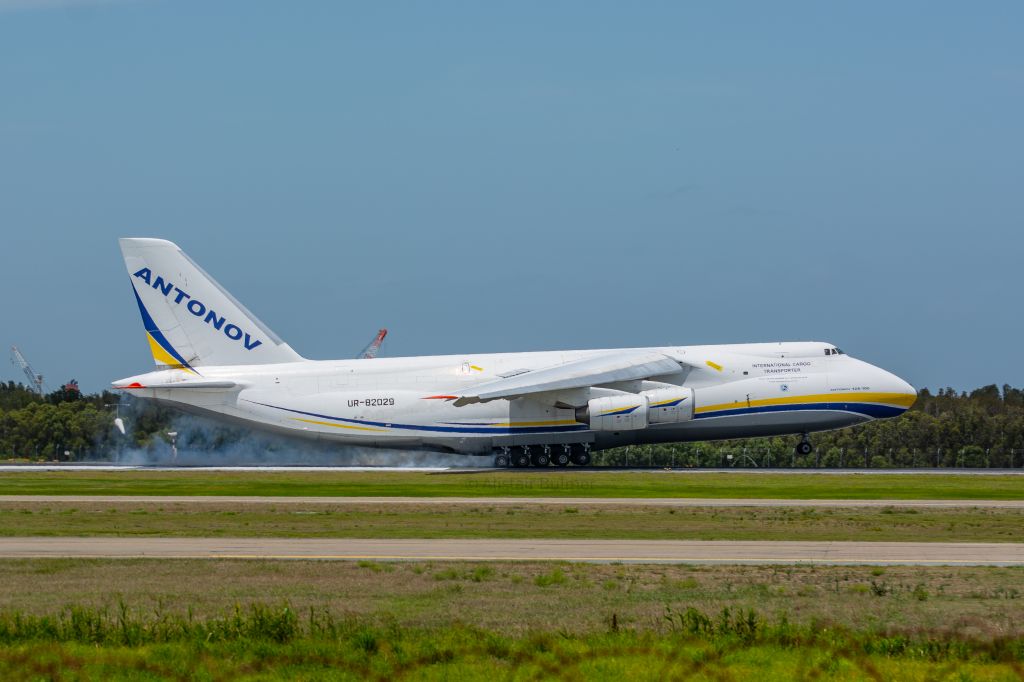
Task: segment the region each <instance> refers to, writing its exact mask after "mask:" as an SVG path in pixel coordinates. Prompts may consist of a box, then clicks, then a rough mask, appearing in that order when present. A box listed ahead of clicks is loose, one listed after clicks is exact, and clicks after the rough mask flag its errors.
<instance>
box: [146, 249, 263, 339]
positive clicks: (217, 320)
mask: <svg viewBox="0 0 1024 682" xmlns="http://www.w3.org/2000/svg"><path fill="white" fill-rule="evenodd" d="M132 277H135V278H136V279H140V280H142V281H143V282H145V283H146V286H148V287H150V288H151V289H154V290H155V291H159V292H160V293H161V294H163V295H164V297H165V298H166V299H167V300H168V301H173V302H174V304H175V305H183V306H185V309H186V310H188V311H189V312H190V313H191V314H193V315H195V316H196V317H197V318H199V319H200V320H202V321H203V322H205V323H206V324H208V325H210V326H211V327H213V328H214V329H216V330H217V331H219V332H223V333H224V336H226V337H228V338H229V339H231V340H232V341H238V342H240V343H241V344H242V345H243V346H245V349H246V350H252V349H254V348H257V347H259V346H260V345H262V344H263V342H262V341H260V340H259V339H254V338H253V337H252V336H251V335H250V334H249V332H247V331H243V330H242V328H241V327H239V326H238V325H237V324H234V323H231V322H228V321H227V319H226V318H225V317H223V316H221V315H218V314H217V312H216V311H215V310H213V309H212V308H210V307H208V306H207V305H206V304H205V303H203V302H202V301H200V300H199V299H198V298H193V297H192V296H190V295H189V294H188V293H186V292H185V291H182V290H181V289H180V288H178V287H177V286H175V285H174V283H173V282H169V281H167V280H165V279H164V278H163V277H162V276H160V275H157V276H156V277H154V276H153V271H152V270H150V269H149V268H142V269H141V270H139V271H138V272H135V273H133V274H132Z"/></svg>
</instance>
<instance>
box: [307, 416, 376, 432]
mask: <svg viewBox="0 0 1024 682" xmlns="http://www.w3.org/2000/svg"><path fill="white" fill-rule="evenodd" d="M292 419H294V420H295V421H297V422H305V423H307V424H317V425H319V426H333V427H334V428H336V429H352V430H354V431H380V432H383V431H387V429H375V428H373V427H372V426H356V425H355V424H335V423H334V422H322V421H317V420H316V419H300V418H299V417H292Z"/></svg>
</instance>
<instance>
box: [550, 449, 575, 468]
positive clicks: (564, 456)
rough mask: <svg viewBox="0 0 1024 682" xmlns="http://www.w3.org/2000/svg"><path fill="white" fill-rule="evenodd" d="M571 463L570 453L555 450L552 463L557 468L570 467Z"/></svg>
mask: <svg viewBox="0 0 1024 682" xmlns="http://www.w3.org/2000/svg"><path fill="white" fill-rule="evenodd" d="M570 461H571V458H570V457H569V453H568V452H566V451H565V450H561V449H559V450H555V451H554V452H553V453H552V455H551V463H552V464H554V465H555V466H556V467H566V466H569V462H570Z"/></svg>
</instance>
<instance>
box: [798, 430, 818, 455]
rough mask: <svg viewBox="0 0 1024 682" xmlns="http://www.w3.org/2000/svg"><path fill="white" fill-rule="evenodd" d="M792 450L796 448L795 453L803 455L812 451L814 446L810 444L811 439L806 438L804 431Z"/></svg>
mask: <svg viewBox="0 0 1024 682" xmlns="http://www.w3.org/2000/svg"><path fill="white" fill-rule="evenodd" d="M794 450H796V454H798V455H805V456H806V455H809V454H811V453H812V452H814V446H813V445H811V441H809V440H807V434H806V433H805V434H803V436H802V437H801V438H800V442H799V443H797V444H796V447H795V448H794Z"/></svg>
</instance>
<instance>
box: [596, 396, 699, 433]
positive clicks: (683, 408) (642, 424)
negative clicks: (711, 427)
mask: <svg viewBox="0 0 1024 682" xmlns="http://www.w3.org/2000/svg"><path fill="white" fill-rule="evenodd" d="M576 419H577V420H578V421H581V422H586V423H589V424H590V428H592V429H593V430H595V431H631V430H636V429H643V428H646V427H647V426H649V425H650V424H678V423H680V422H685V421H689V420H691V419H693V389H692V388H686V387H683V386H674V387H672V388H657V389H654V390H650V391H643V392H642V393H623V394H621V395H613V396H607V397H603V398H594V399H592V400H590V401H589V402H587V406H586V407H584V408H581V409H579V410H577V411H576Z"/></svg>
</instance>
